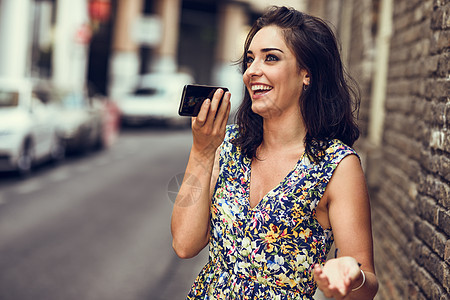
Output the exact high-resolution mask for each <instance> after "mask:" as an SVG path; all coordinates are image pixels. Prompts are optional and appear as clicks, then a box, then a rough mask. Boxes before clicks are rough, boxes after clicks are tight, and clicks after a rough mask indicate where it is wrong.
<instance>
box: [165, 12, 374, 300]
mask: <svg viewBox="0 0 450 300" xmlns="http://www.w3.org/2000/svg"><path fill="white" fill-rule="evenodd" d="M244 49H245V50H244V55H243V58H242V66H243V81H244V83H245V85H246V91H245V96H244V100H243V102H242V104H241V106H240V108H239V111H238V115H237V124H234V125H230V126H226V123H227V122H226V121H227V118H228V115H229V109H230V108H229V99H230V94H229V93H225V96H224V97H223V101H222V104H221V105H219V100H220V99H221V97H222V95H223V94H224V93H223V91H221V90H218V91H217V92H216V93H215V95H214V97H213V98H212V99H210V100H207V101H205V102H204V104H203V106H202V108H201V110H200V113H199V115H198V117H196V118H193V119H192V132H193V137H194V138H193V145H192V149H191V154H190V158H189V162H188V165H187V167H186V174H190V175H192V176H195V178H196V179H198V183H199V186H200V188H198V187H197V191H198V190H200V192H198V193H197V194H194V191H195V190H194V189H193V188H192V184H190V178H191V176H185V178H184V180H183V183H182V185H181V187H180V190H179V193H178V196H177V199H176V201H175V205H174V207H173V213H172V234H173V248H174V250H175V252H176V253H177V254H178V255H179V256H180V257H183V258H188V257H192V256H195V255H197V253H198V252H200V250H201V249H203V248H204V247H205V246H206V245H207V244H209V250H210V255H209V256H210V258H209V262H208V263H207V264H206V265H205V267H204V268H203V269H202V271H201V272H200V274H199V275H198V277H197V279H196V280H195V282H194V285H193V286H192V288H191V290H190V292H189V294H188V297H187V298H188V299H286V300H288V299H297V300H299V299H301V300H312V299H313V295H314V293H315V291H316V288H319V289H320V290H322V291H323V293H324V294H325V296H327V297H333V298H336V299H344V297H345V299H373V297H374V295H375V294H376V292H377V287H378V284H377V279H376V276H375V272H374V265H373V253H372V252H373V251H372V233H371V223H370V204H369V197H368V194H367V188H366V183H365V180H364V174H363V171H362V168H361V165H360V161H359V157H358V155H357V153H356V152H355V150H353V149H352V148H351V146H352V145H353V143H354V142H355V140H356V139H357V138H358V135H359V131H358V128H357V127H356V121H355V116H354V115H353V111H354V107H353V106H352V101H353V100H355V101H356V102H358V101H357V100H358V98H357V97H354V96H355V94H354V93H352V92H351V91H352V90H351V88H350V87H349V84H348V82H347V81H348V79H347V78H346V77H345V76H344V72H343V69H342V64H341V60H340V56H339V51H338V48H337V42H336V39H335V37H334V35H333V33H332V31H331V30H330V28H329V27H328V26H327V25H326V23H325V22H324V21H322V20H320V19H318V18H315V17H312V16H310V15H307V14H304V13H302V12H299V11H296V10H294V9H290V8H286V7H273V8H272V9H270V10H268V11H267V13H266V14H264V15H263V16H262V17H261V18H260V19H258V20H257V22H256V23H255V25H254V26H253V27H252V29H251V30H250V33H249V35H248V36H247V40H246V42H245V47H244ZM352 95H353V97H352ZM186 195H190V197H191V199H189V203H190V205H188V206H186V205H183V204H184V203H187V201H186V197H187V196H186ZM194 195H195V196H194ZM333 242H334V243H335V245H336V247H337V248H339V254H340V255H339V257H337V258H334V259H331V260H328V261H327V260H326V257H327V254H328V252H329V250H330V248H331V245H332V244H333Z"/></svg>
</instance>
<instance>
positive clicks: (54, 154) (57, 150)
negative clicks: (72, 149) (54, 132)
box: [50, 136, 66, 163]
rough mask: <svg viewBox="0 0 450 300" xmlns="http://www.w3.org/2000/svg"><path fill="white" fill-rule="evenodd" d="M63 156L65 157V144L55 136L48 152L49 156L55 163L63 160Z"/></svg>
mask: <svg viewBox="0 0 450 300" xmlns="http://www.w3.org/2000/svg"><path fill="white" fill-rule="evenodd" d="M65 157H66V145H65V143H64V141H63V140H62V139H61V138H59V137H57V136H55V137H54V141H53V145H52V150H51V152H50V158H51V160H52V161H53V162H56V163H57V162H60V161H62V160H64V158H65Z"/></svg>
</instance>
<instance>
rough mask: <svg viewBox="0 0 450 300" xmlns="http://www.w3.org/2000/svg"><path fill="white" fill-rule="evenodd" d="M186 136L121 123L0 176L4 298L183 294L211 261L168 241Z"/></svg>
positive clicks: (164, 298)
mask: <svg viewBox="0 0 450 300" xmlns="http://www.w3.org/2000/svg"><path fill="white" fill-rule="evenodd" d="M191 140H192V137H191V134H190V131H189V130H178V131H175V130H167V129H165V130H164V129H148V128H147V129H141V130H126V131H124V132H122V133H121V135H120V138H119V140H118V141H117V143H116V144H115V145H114V146H113V147H112V148H110V149H108V150H105V151H100V152H95V153H92V154H89V155H87V156H82V157H71V158H69V159H68V160H66V161H65V162H63V163H62V164H61V165H58V166H51V165H46V166H43V167H40V168H38V169H37V170H36V172H35V173H34V174H33V175H32V176H31V177H30V178H28V179H25V180H20V179H18V178H14V177H11V176H10V175H8V174H6V175H5V174H3V175H0V300H31V299H33V300H144V299H145V300H178V299H180V300H181V299H185V296H186V294H187V291H188V290H189V288H190V286H191V284H192V282H193V280H194V279H195V276H196V275H197V274H198V272H199V271H200V269H201V268H202V266H203V265H204V264H205V263H206V260H207V249H205V250H203V251H202V252H201V253H200V254H199V255H198V256H197V257H195V258H193V259H189V260H181V259H179V258H178V257H176V255H175V254H174V252H173V250H172V247H171V235H170V215H171V210H172V205H173V203H172V201H171V197H170V195H171V194H170V193H169V192H170V191H172V189H173V187H172V185H170V184H169V183H170V182H173V181H172V180H173V179H174V178H179V177H180V176H181V175H182V173H183V172H184V168H185V166H186V163H187V159H188V154H189V149H190V146H191V143H192V141H191ZM172 195H173V194H172ZM316 299H322V298H319V297H317V298H316Z"/></svg>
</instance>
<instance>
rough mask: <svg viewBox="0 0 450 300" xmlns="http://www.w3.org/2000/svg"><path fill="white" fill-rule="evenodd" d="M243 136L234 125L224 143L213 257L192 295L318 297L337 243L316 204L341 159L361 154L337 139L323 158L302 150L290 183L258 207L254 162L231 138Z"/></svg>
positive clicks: (214, 214) (279, 298)
mask: <svg viewBox="0 0 450 300" xmlns="http://www.w3.org/2000/svg"><path fill="white" fill-rule="evenodd" d="M237 135H238V128H237V126H236V125H229V126H228V127H227V132H226V136H225V140H224V142H223V143H222V145H221V146H220V147H221V149H220V159H219V162H220V173H219V177H218V180H217V184H216V187H215V192H214V195H213V198H212V202H211V238H210V241H209V261H208V263H207V264H206V265H205V266H204V268H203V269H202V270H201V272H200V274H199V275H198V277H197V278H196V279H195V282H194V284H193V286H192V288H191V290H190V291H189V294H188V296H187V299H277V300H282V299H285V300H288V299H289V300H291V299H296V300H298V299H302V300H311V299H313V295H314V293H315V290H316V284H315V282H314V278H313V267H314V264H316V263H321V264H323V263H324V262H325V260H326V256H327V254H328V252H329V250H330V247H331V244H332V243H333V234H332V231H331V228H327V229H325V228H323V227H322V226H321V225H320V224H319V222H318V221H317V219H316V216H315V214H316V207H317V205H318V203H319V201H320V199H321V198H322V195H323V194H324V192H325V188H326V186H327V184H328V182H329V181H330V179H331V176H332V174H333V171H334V170H335V169H336V167H337V165H338V164H339V162H340V161H341V160H342V159H343V158H344V157H346V156H347V155H350V154H355V155H357V154H356V152H355V151H354V150H353V149H352V148H350V147H348V146H346V145H345V144H344V143H342V142H340V141H339V140H332V141H330V143H329V147H328V148H327V149H326V150H325V151H324V154H323V156H322V157H321V160H320V163H314V162H313V161H312V160H310V159H309V158H308V156H307V155H302V157H301V158H300V159H299V161H298V162H297V164H296V165H295V167H294V168H293V169H292V170H291V172H290V173H289V174H288V175H286V177H285V178H284V179H283V180H282V182H281V183H280V184H278V185H277V186H276V187H274V188H273V189H272V190H271V191H269V192H268V193H267V194H266V195H265V196H264V197H263V198H262V199H261V200H260V202H259V203H258V204H257V205H256V206H255V207H253V208H251V207H250V202H249V193H250V181H249V180H250V172H251V170H250V167H251V160H250V159H248V158H246V157H244V155H243V154H242V153H241V151H240V149H239V147H236V146H234V145H233V144H232V143H231V140H232V139H233V138H235V137H236V136H237ZM280 159H282V158H281V157H280Z"/></svg>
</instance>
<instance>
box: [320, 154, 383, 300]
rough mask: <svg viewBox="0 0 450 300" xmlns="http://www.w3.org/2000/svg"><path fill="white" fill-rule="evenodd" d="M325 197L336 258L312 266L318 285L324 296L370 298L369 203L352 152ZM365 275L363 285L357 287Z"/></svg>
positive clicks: (372, 286)
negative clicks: (322, 265) (336, 251)
mask: <svg viewBox="0 0 450 300" xmlns="http://www.w3.org/2000/svg"><path fill="white" fill-rule="evenodd" d="M324 196H325V197H326V200H327V203H328V217H329V220H330V224H331V227H332V228H333V235H334V238H335V246H336V248H338V249H339V251H338V253H339V258H337V259H331V260H329V261H328V262H327V263H326V264H325V266H324V267H323V268H322V267H320V266H316V267H315V277H316V282H317V284H318V287H319V288H320V289H321V290H322V291H323V292H324V294H325V296H327V297H330V296H331V297H334V298H335V299H358V300H364V299H373V297H374V296H375V294H376V293H377V290H378V281H377V278H376V276H375V268H374V262H373V241H372V226H371V216H370V202H369V195H368V191H367V186H366V181H365V178H364V173H363V170H362V168H361V164H360V161H359V159H358V158H357V157H356V156H355V155H349V156H347V157H346V158H344V159H343V160H342V161H341V162H340V163H339V165H338V167H337V168H336V170H335V171H334V174H333V176H332V178H331V180H330V182H329V183H328V186H327V190H326V192H325V195H324ZM358 264H360V265H361V266H360V267H359V265H358ZM361 270H362V271H363V272H364V275H363V274H362V273H361ZM364 277H365V282H364V284H363V285H362V286H361V287H360V288H358V287H359V286H360V285H361V284H362V283H363V279H364ZM356 288H358V289H357V290H355V291H352V289H356Z"/></svg>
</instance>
